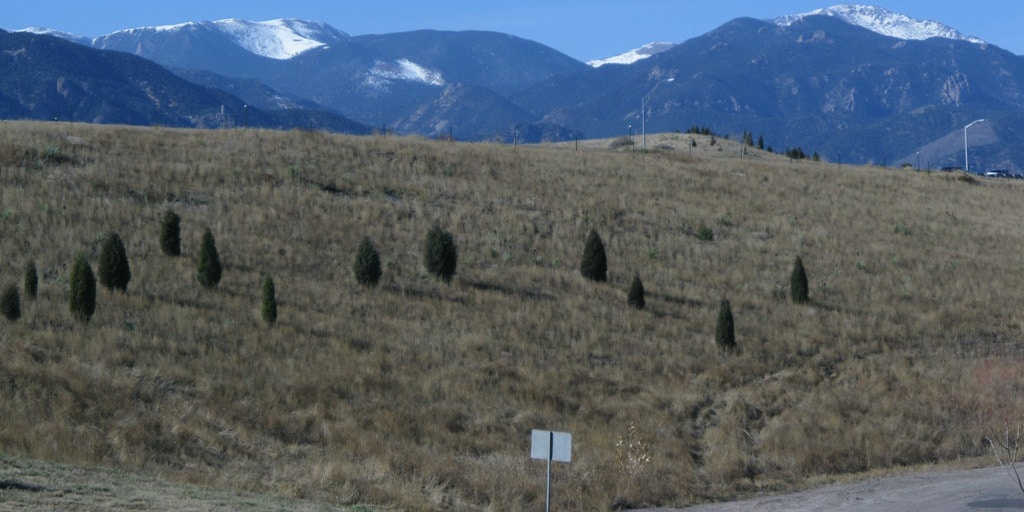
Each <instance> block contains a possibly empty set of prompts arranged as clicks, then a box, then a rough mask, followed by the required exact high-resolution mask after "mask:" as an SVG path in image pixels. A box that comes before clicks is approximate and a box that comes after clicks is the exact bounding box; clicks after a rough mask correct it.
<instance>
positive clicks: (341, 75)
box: [93, 19, 586, 139]
mask: <svg viewBox="0 0 1024 512" xmlns="http://www.w3.org/2000/svg"><path fill="white" fill-rule="evenodd" d="M93 44H94V45H95V46H96V47H100V48H105V49H115V50H120V51H124V52H129V53H133V54H135V55H138V56H141V57H145V58H147V59H151V60H153V61H155V62H157V63H160V64H162V65H164V66H167V67H168V68H171V69H174V70H175V71H176V72H178V73H180V74H182V75H183V76H188V77H191V78H196V79H199V80H202V83H207V84H211V85H216V84H218V83H220V84H223V83H224V82H223V81H222V80H221V81H218V80H213V79H212V78H211V75H210V74H209V73H212V74H214V75H216V76H219V77H223V78H225V79H231V80H239V79H241V80H256V81H259V82H261V83H263V84H265V85H266V86H269V87H270V88H272V89H273V90H274V91H277V92H278V93H279V94H280V96H281V97H282V98H285V99H287V101H286V103H288V102H292V103H295V102H301V101H302V100H308V101H310V102H312V103H316V104H320V105H323V106H324V107H326V108H329V109H332V110H335V111H338V112H340V113H342V114H343V115H345V116H346V117H350V118H353V119H356V120H358V121H361V122H363V123H366V124H370V125H372V126H379V127H386V128H387V129H389V130H391V129H398V130H404V129H413V128H411V127H413V126H415V127H416V128H415V130H416V131H415V132H416V133H423V134H424V135H429V136H444V135H448V133H449V132H451V133H452V134H453V135H455V136H456V137H458V138H470V139H477V138H487V139H490V138H493V137H496V136H498V135H499V133H505V132H510V131H514V130H513V128H512V126H513V124H519V125H524V126H526V125H529V124H530V123H531V122H532V121H533V120H532V119H531V118H530V117H529V116H528V115H523V114H522V110H521V109H518V108H516V107H514V106H512V108H511V110H504V109H501V110H500V112H493V111H491V112H490V114H492V115H491V117H490V118H488V110H487V109H492V108H495V104H493V103H489V102H484V103H483V104H482V105H481V106H480V107H479V108H480V109H481V110H480V111H479V112H477V113H476V114H474V115H468V112H467V110H468V109H470V108H472V105H471V104H470V105H454V104H451V103H450V102H448V101H444V98H445V97H446V95H448V94H450V91H451V89H450V86H452V85H456V84H457V85H459V87H460V88H459V89H458V90H472V88H485V89H489V90H491V91H492V92H493V93H494V94H497V95H499V96H502V95H507V94H510V93H512V92H516V91H519V90H522V89H526V88H528V87H530V86H533V85H535V84H536V83H537V82H539V81H541V80H543V79H545V78H548V77H550V76H553V75H556V74H561V73H568V72H573V71H578V70H581V69H585V68H586V65H585V64H583V63H581V62H578V61H576V60H574V59H572V58H570V57H568V56H566V55H564V54H561V53H559V52H557V51H555V50H553V49H551V48H548V47H546V46H544V45H541V44H539V43H536V42H533V41H528V40H525V39H521V38H517V37H514V36H510V35H507V34H499V33H494V32H477V31H465V32H443V31H433V30H422V31H415V32H405V33H398V34H384V35H367V36H358V37H351V36H349V35H348V34H346V33H344V32H342V31H340V30H337V29H335V28H333V27H330V26H329V25H326V24H323V23H318V22H312V21H304V20H296V19H287V20H271V21H262V22H248V21H242V20H234V19H232V20H222V21H214V22H194V23H184V24H179V25H170V26H163V27H147V28H138V29H129V30H122V31H119V32H115V33H113V34H110V35H106V36H102V37H99V38H96V39H95V40H94V41H93ZM197 71H203V73H197ZM239 85H241V83H239V82H235V83H234V87H235V90H236V91H238V93H239V94H240V95H241V96H242V97H243V98H244V99H246V100H247V101H252V102H253V103H254V104H259V105H264V106H269V103H268V101H267V98H266V94H265V92H264V91H260V90H259V89H258V88H252V87H239ZM467 87H468V89H467ZM250 94H252V95H250ZM471 97H474V98H482V97H483V96H481V95H479V94H473V95H471ZM505 103H506V104H509V105H510V103H509V102H508V101H505ZM484 105H487V106H484ZM447 108H452V109H454V110H453V116H454V117H453V118H452V119H450V120H449V121H448V122H446V123H423V122H419V121H416V120H417V119H422V117H421V116H419V117H418V116H417V115H416V113H417V112H422V111H425V110H429V111H432V112H435V115H438V116H444V114H443V112H440V111H438V109H447ZM456 111H457V112H458V113H459V114H458V115H457V116H456V115H455V112H456ZM456 117H457V118H459V119H476V120H479V122H475V121H474V122H472V123H471V124H465V123H464V122H456V120H455V118H456ZM499 118H500V119H504V120H507V121H508V122H509V125H508V126H504V127H502V129H501V130H499V131H493V130H494V129H495V126H494V119H499ZM442 127H443V129H441V128H442ZM485 128H486V130H485ZM530 131H531V133H541V132H544V130H541V131H540V132H538V131H537V130H530Z"/></svg>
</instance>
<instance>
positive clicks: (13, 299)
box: [0, 284, 21, 322]
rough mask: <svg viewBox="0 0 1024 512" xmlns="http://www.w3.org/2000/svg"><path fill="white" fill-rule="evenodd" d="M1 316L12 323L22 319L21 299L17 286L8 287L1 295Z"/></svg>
mask: <svg viewBox="0 0 1024 512" xmlns="http://www.w3.org/2000/svg"><path fill="white" fill-rule="evenodd" d="M0 314H2V315H4V317H5V318H7V319H8V320H10V321H12V322H14V321H16V320H18V319H19V318H21V298H20V297H19V295H18V287H17V286H14V285H13V284H12V285H10V286H8V287H7V288H5V289H4V293H3V294H2V295H0Z"/></svg>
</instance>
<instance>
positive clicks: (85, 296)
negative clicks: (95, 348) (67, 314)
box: [68, 253, 96, 323]
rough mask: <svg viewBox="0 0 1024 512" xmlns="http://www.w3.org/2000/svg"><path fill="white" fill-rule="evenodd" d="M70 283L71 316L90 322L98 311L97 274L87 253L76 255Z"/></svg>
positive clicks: (69, 305)
mask: <svg viewBox="0 0 1024 512" xmlns="http://www.w3.org/2000/svg"><path fill="white" fill-rule="evenodd" d="M69 284H70V289H71V291H70V293H69V294H68V308H69V309H70V310H71V316H73V317H75V319H76V320H78V321H80V322H83V323H84V322H88V321H89V319H90V318H92V315H93V313H95V312H96V276H95V275H93V273H92V267H90V266H89V262H88V261H87V260H86V259H85V255H83V254H81V253H79V254H78V255H77V256H75V261H74V262H73V263H72V264H71V276H70V279H69Z"/></svg>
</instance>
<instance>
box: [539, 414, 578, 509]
mask: <svg viewBox="0 0 1024 512" xmlns="http://www.w3.org/2000/svg"><path fill="white" fill-rule="evenodd" d="M530 437H531V443H530V458H533V459H543V460H546V461H548V478H547V488H546V491H545V495H544V511H545V512H551V461H553V460H556V461H558V462H570V461H571V460H572V434H569V433H567V432H552V431H550V430H534V431H533V432H532V433H531V436H530Z"/></svg>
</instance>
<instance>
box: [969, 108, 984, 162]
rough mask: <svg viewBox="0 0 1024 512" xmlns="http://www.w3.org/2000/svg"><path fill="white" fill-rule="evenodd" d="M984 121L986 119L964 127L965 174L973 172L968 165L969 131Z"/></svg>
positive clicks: (972, 122)
mask: <svg viewBox="0 0 1024 512" xmlns="http://www.w3.org/2000/svg"><path fill="white" fill-rule="evenodd" d="M984 121H985V120H984V119H978V120H977V121H971V124H969V125H967V126H964V172H971V166H970V165H968V164H967V129H968V128H970V127H972V126H974V125H976V124H978V123H981V122H984Z"/></svg>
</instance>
